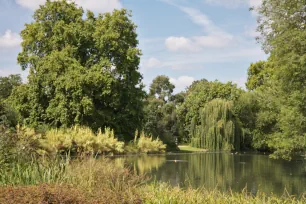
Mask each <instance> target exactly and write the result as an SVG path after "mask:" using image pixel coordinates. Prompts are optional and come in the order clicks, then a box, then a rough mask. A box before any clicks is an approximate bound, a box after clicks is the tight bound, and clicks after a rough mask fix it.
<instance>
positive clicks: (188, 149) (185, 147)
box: [178, 145, 208, 153]
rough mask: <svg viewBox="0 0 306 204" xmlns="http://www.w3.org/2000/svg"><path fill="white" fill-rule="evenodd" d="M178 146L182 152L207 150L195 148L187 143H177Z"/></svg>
mask: <svg viewBox="0 0 306 204" xmlns="http://www.w3.org/2000/svg"><path fill="white" fill-rule="evenodd" d="M178 148H179V150H180V152H184V153H191V152H207V151H208V150H206V149H200V148H196V147H191V146H189V145H179V146H178Z"/></svg>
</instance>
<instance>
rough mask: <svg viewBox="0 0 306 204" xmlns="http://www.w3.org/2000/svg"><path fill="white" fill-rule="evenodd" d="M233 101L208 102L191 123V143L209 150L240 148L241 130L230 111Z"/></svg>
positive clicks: (216, 100)
mask: <svg viewBox="0 0 306 204" xmlns="http://www.w3.org/2000/svg"><path fill="white" fill-rule="evenodd" d="M232 108H233V103H232V102H230V101H226V100H222V99H214V100H212V101H210V102H208V103H207V104H206V105H205V106H204V107H203V108H202V109H201V110H200V114H199V118H193V120H192V123H191V130H192V133H193V134H192V138H191V145H192V146H194V147H199V148H204V149H209V150H240V145H241V142H242V141H243V130H242V127H241V125H240V124H239V122H238V120H237V118H236V117H235V116H234V115H233V112H232Z"/></svg>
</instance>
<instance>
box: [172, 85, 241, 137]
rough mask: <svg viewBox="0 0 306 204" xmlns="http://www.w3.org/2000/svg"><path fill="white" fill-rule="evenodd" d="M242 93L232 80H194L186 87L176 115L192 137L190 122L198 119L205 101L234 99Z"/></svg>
mask: <svg viewBox="0 0 306 204" xmlns="http://www.w3.org/2000/svg"><path fill="white" fill-rule="evenodd" d="M241 93H242V90H241V89H238V88H237V86H236V85H234V84H232V82H228V83H225V84H224V83H221V82H219V81H214V82H208V81H207V80H205V79H202V80H200V81H195V82H193V84H192V85H191V86H190V87H189V88H188V89H187V91H186V97H185V100H184V103H182V105H181V106H179V108H178V115H179V116H178V117H179V119H180V121H181V123H183V124H184V129H185V131H186V132H188V135H189V137H192V136H193V135H192V131H191V123H192V121H199V120H200V112H199V110H200V109H202V108H203V107H204V106H205V105H206V103H208V102H210V101H212V100H213V99H217V98H219V99H225V100H229V101H231V100H235V99H237V98H238V97H239V95H240V94H241Z"/></svg>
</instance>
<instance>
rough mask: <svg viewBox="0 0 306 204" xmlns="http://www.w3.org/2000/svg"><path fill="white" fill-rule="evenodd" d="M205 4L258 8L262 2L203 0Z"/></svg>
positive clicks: (249, 0) (252, 0)
mask: <svg viewBox="0 0 306 204" xmlns="http://www.w3.org/2000/svg"><path fill="white" fill-rule="evenodd" d="M204 1H205V2H206V3H209V4H213V5H220V6H225V7H229V8H235V7H238V6H249V7H258V6H260V5H261V3H262V0H204Z"/></svg>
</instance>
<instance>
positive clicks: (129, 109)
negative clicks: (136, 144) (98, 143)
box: [12, 1, 144, 137]
mask: <svg viewBox="0 0 306 204" xmlns="http://www.w3.org/2000/svg"><path fill="white" fill-rule="evenodd" d="M83 14H84V12H83V10H82V8H79V7H77V6H76V4H74V3H67V2H66V1H55V2H51V1H47V2H46V4H45V5H44V6H41V7H40V8H39V9H38V10H36V12H35V14H34V19H33V20H34V21H33V22H32V23H30V24H26V27H25V29H24V30H23V31H22V33H21V36H22V39H23V42H22V48H23V50H22V52H21V53H19V56H18V62H19V64H20V65H21V67H22V68H23V69H24V70H25V69H29V76H28V84H27V85H26V86H24V87H21V88H20V89H23V90H26V93H27V94H26V95H24V93H22V92H23V91H21V90H16V92H15V94H14V96H12V101H15V102H16V107H17V110H18V111H19V112H20V113H21V114H22V115H23V117H25V118H26V120H27V122H28V123H29V124H31V125H34V126H35V125H38V124H39V123H46V124H50V125H52V126H56V127H58V126H71V125H73V124H84V125H88V126H90V127H92V128H95V129H96V128H98V127H105V126H108V127H112V128H115V130H116V131H117V133H119V134H122V135H124V136H126V137H128V136H129V135H132V133H133V132H134V131H135V129H137V128H139V127H140V126H141V119H142V115H143V114H142V111H141V110H142V99H143V97H144V92H143V85H142V82H141V80H142V76H141V74H140V73H139V71H138V66H139V61H140V54H141V52H140V50H139V49H138V48H137V46H138V40H137V34H136V32H135V31H136V25H135V24H134V23H133V22H132V21H131V19H130V17H131V15H130V13H128V12H127V11H126V10H124V9H123V10H114V11H113V12H112V13H105V14H99V16H97V17H96V16H95V15H94V14H93V13H92V12H90V11H88V12H87V17H86V18H84V15H83ZM21 101H23V103H18V102H21Z"/></svg>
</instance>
